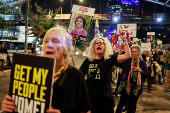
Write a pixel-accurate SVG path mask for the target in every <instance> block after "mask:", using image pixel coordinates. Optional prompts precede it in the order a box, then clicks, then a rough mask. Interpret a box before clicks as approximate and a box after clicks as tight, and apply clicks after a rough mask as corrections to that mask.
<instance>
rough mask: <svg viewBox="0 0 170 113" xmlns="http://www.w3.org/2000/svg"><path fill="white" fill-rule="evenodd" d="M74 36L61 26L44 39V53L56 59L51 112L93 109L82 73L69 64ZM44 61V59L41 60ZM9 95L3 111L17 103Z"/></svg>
mask: <svg viewBox="0 0 170 113" xmlns="http://www.w3.org/2000/svg"><path fill="white" fill-rule="evenodd" d="M72 48H73V47H72V37H71V35H70V34H69V33H67V31H66V29H65V28H64V27H62V26H59V25H58V26H56V27H54V28H51V29H49V30H48V31H47V32H46V34H45V36H44V41H43V55H44V56H45V57H52V58H55V59H56V65H55V74H54V83H53V95H52V106H51V108H50V109H48V110H47V112H48V113H86V112H88V113H90V109H91V105H90V101H89V96H88V93H87V87H86V83H85V80H84V77H83V74H82V73H81V72H80V71H79V70H77V69H76V68H75V67H73V66H71V65H69V63H68V58H69V55H70V53H71V51H72ZM42 62H43V61H42ZM11 101H12V97H10V96H9V95H6V96H5V98H4V100H3V101H2V111H4V112H13V109H15V107H16V106H15V103H14V102H11Z"/></svg>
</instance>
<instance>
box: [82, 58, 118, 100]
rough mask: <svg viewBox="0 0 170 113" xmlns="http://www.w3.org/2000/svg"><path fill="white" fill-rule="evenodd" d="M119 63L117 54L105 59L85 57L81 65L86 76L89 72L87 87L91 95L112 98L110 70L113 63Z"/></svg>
mask: <svg viewBox="0 0 170 113" xmlns="http://www.w3.org/2000/svg"><path fill="white" fill-rule="evenodd" d="M116 64H117V55H112V56H111V58H109V59H107V60H104V58H102V59H95V60H94V61H93V62H91V61H89V60H88V58H87V59H85V61H84V62H83V64H82V65H81V67H80V71H81V72H83V74H84V76H85V75H86V74H87V80H86V83H87V87H88V90H89V95H90V98H91V97H101V98H112V97H113V94H112V88H111V83H110V81H111V77H110V70H111V68H112V66H113V65H116Z"/></svg>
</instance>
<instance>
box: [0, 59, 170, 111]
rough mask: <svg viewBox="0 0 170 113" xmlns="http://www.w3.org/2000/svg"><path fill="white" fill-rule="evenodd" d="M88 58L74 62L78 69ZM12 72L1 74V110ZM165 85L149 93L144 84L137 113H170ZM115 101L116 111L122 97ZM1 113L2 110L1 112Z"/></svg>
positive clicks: (154, 88) (169, 95)
mask: <svg viewBox="0 0 170 113" xmlns="http://www.w3.org/2000/svg"><path fill="white" fill-rule="evenodd" d="M85 58H86V57H84V56H76V57H74V62H75V65H76V68H79V67H80V66H81V64H82V62H83V61H84V59H85ZM10 72H11V70H10V69H8V70H5V71H4V73H5V74H4V73H2V72H0V109H1V104H2V100H3V98H4V96H5V95H6V94H8V90H9V81H10ZM115 87H116V83H115V82H112V88H113V90H114V89H115ZM164 88H165V85H164V84H163V85H159V84H158V81H156V84H153V90H152V91H151V93H148V92H147V91H148V89H147V82H145V84H144V90H143V93H142V95H141V96H140V97H139V100H138V103H137V108H136V113H170V92H164ZM114 99H115V108H114V109H115V110H116V107H117V105H118V102H119V99H120V96H118V97H116V96H114ZM0 113H1V110H0Z"/></svg>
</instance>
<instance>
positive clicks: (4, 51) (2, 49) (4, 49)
mask: <svg viewBox="0 0 170 113" xmlns="http://www.w3.org/2000/svg"><path fill="white" fill-rule="evenodd" d="M0 53H2V55H3V54H8V52H7V49H6V47H5V44H3V43H2V44H1V49H0Z"/></svg>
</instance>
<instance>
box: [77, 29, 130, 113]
mask: <svg viewBox="0 0 170 113" xmlns="http://www.w3.org/2000/svg"><path fill="white" fill-rule="evenodd" d="M120 37H121V39H122V41H123V43H124V48H125V49H124V51H125V54H123V55H119V56H117V55H114V54H113V50H112V46H111V43H110V42H109V40H108V39H107V38H103V37H100V38H94V39H93V40H92V41H91V44H90V47H89V52H88V55H87V59H85V61H84V62H83V64H82V65H81V67H80V71H81V72H83V74H84V76H85V78H86V83H87V87H88V90H89V96H90V102H91V105H92V111H91V112H92V113H113V112H114V110H113V109H114V108H113V107H114V99H113V93H112V87H111V83H110V81H111V77H110V70H111V68H112V66H113V65H116V64H117V63H121V62H124V61H126V60H127V59H129V58H130V57H131V56H130V50H129V45H128V42H127V41H126V38H125V33H124V32H120Z"/></svg>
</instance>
